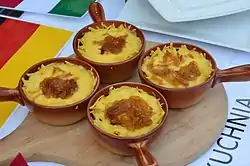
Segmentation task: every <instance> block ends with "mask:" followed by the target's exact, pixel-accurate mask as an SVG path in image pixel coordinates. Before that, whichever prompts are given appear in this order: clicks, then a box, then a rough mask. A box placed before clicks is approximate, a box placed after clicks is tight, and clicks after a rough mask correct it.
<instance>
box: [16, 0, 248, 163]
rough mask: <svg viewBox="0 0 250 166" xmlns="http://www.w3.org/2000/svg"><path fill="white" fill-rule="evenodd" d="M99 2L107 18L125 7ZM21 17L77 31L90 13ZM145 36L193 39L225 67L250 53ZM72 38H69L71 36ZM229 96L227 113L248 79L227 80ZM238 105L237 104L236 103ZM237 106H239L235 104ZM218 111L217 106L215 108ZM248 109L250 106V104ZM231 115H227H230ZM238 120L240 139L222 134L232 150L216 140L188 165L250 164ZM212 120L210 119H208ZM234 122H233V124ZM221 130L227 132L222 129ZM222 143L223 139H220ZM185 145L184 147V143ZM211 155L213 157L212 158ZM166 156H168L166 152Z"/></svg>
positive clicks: (120, 1) (119, 0)
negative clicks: (78, 16)
mask: <svg viewBox="0 0 250 166" xmlns="http://www.w3.org/2000/svg"><path fill="white" fill-rule="evenodd" d="M100 2H101V3H102V5H103V6H104V8H105V12H106V18H107V19H116V18H117V17H118V16H119V13H120V11H121V10H122V8H123V7H124V4H125V2H124V0H100ZM20 19H22V20H25V21H30V22H35V23H40V24H44V25H49V26H53V27H60V28H64V29H67V30H71V31H74V32H76V31H77V30H79V29H80V28H82V27H84V26H85V25H87V24H89V23H91V22H92V20H91V18H90V17H89V15H86V16H85V17H84V18H80V19H70V18H62V17H56V16H47V15H40V14H34V13H24V14H23V15H22V16H21V17H20ZM144 34H145V37H146V39H147V40H150V41H157V42H169V41H182V42H187V43H192V44H196V45H199V46H201V47H203V48H204V49H206V50H208V51H209V52H210V53H212V55H213V56H214V58H215V60H216V61H217V63H218V66H219V68H222V69H223V68H228V67H231V66H235V65H239V64H247V63H250V53H246V52H241V51H236V50H231V49H228V48H222V47H219V46H213V45H210V44H205V43H201V42H196V41H192V40H187V39H181V38H177V37H173V36H167V35H160V34H156V33H152V32H145V31H144ZM71 41H72V38H71ZM71 41H70V42H69V44H68V45H67V46H66V47H65V49H64V50H63V51H62V53H61V55H60V56H68V55H70V54H72V53H73V49H72V42H71ZM225 87H226V90H227V94H228V99H229V113H230V112H233V111H232V110H231V108H232V107H237V104H236V103H235V100H236V99H239V98H240V99H243V98H245V99H248V98H250V84H249V82H246V83H227V84H226V85H225ZM238 105H239V104H238ZM238 107H239V106H238ZM218 111H219V110H218ZM249 111H250V108H249ZM244 115H246V116H250V113H248V114H244ZM230 116H231V115H229V117H230ZM237 122H240V123H244V124H246V126H241V127H238V128H241V129H242V130H244V132H237V133H236V132H235V133H234V134H235V135H237V136H239V137H240V138H241V140H236V139H233V138H226V137H223V138H224V139H223V145H225V146H226V145H227V146H228V147H230V146H231V147H232V146H234V144H235V141H237V142H238V147H237V148H236V149H235V150H228V149H225V148H224V149H223V148H221V147H219V146H218V145H217V144H216V143H215V144H214V146H213V147H212V148H211V149H210V150H209V151H208V152H207V153H205V154H204V155H203V156H201V157H200V158H198V159H197V160H196V161H194V162H193V163H191V164H189V165H190V166H203V165H208V166H209V164H207V162H209V163H210V165H211V166H222V165H223V166H224V165H227V166H249V165H250V154H249V153H250V150H249V147H250V131H249V130H250V128H249V127H248V126H249V125H250V120H249V119H247V120H241V121H237ZM211 123H213V122H211ZM230 126H232V125H230ZM234 126H235V125H234ZM224 132H228V131H227V130H225V131H224ZM221 143H222V141H221ZM184 148H186V147H184ZM213 149H216V150H221V151H223V152H227V153H230V154H231V155H232V161H231V162H230V163H228V164H222V163H219V162H216V161H214V160H213V159H217V160H221V161H223V160H225V161H226V160H227V156H225V155H223V154H219V153H216V152H213ZM212 158H213V159H212ZM166 160H167V156H166Z"/></svg>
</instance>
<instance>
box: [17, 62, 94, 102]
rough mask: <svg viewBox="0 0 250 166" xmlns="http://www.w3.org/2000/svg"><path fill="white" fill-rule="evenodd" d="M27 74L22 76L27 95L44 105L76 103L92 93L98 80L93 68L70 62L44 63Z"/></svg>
mask: <svg viewBox="0 0 250 166" xmlns="http://www.w3.org/2000/svg"><path fill="white" fill-rule="evenodd" d="M27 76H28V79H24V78H22V81H23V87H22V88H23V91H24V93H25V95H26V96H27V98H28V99H29V100H31V101H34V102H35V103H36V104H40V105H44V106H64V105H69V104H73V103H76V102H78V101H80V100H82V99H84V98H86V97H87V96H88V95H90V94H91V92H92V91H93V89H94V87H95V85H96V82H97V78H95V77H94V74H93V72H92V71H91V70H87V69H85V68H84V67H82V66H80V65H75V64H72V63H69V62H65V63H57V62H55V63H51V64H48V65H45V66H44V65H42V66H41V67H40V68H39V69H38V71H37V72H34V73H28V74H27Z"/></svg>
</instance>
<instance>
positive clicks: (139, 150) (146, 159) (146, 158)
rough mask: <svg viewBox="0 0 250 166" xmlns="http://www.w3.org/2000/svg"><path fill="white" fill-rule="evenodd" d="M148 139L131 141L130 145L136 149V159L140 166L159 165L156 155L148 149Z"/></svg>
mask: <svg viewBox="0 0 250 166" xmlns="http://www.w3.org/2000/svg"><path fill="white" fill-rule="evenodd" d="M147 144H148V140H144V141H142V142H137V143H130V144H129V146H130V147H131V148H133V149H134V150H135V156H136V161H137V163H138V165H139V166H158V163H157V161H156V159H155V158H154V156H153V155H152V154H151V153H150V152H149V151H148V149H147V147H146V145H147Z"/></svg>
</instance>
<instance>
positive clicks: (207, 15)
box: [148, 0, 250, 23]
mask: <svg viewBox="0 0 250 166" xmlns="http://www.w3.org/2000/svg"><path fill="white" fill-rule="evenodd" d="M159 1H164V0H148V2H149V4H150V5H151V6H152V7H153V8H154V9H155V10H156V11H157V12H158V13H159V14H160V15H161V16H162V17H163V18H164V19H165V20H166V21H169V22H173V23H174V22H186V21H195V20H204V19H211V18H216V17H222V16H227V15H231V14H236V13H240V12H244V11H248V10H250V4H249V5H246V4H245V5H243V4H244V2H245V1H246V0H239V1H237V2H232V1H230V2H231V3H239V4H241V5H240V6H237V5H231V7H232V9H231V10H229V9H228V10H224V11H220V10H211V9H209V8H208V9H206V10H205V11H204V12H202V13H203V15H199V16H197V15H195V14H194V13H193V14H192V13H191V14H189V13H188V12H186V13H185V14H183V13H182V14H179V12H178V11H177V10H173V9H172V7H171V6H169V7H168V6H166V5H159V4H158V3H157V2H159ZM165 2H167V4H170V1H169V0H168V1H165ZM227 4H228V3H222V4H220V5H217V6H220V7H219V9H222V8H223V7H224V6H226V5H227ZM163 6H164V8H163ZM233 7H234V8H233ZM165 11H171V12H172V14H171V16H170V15H168V13H166V12H165ZM211 11H213V12H211ZM199 14H200V13H199Z"/></svg>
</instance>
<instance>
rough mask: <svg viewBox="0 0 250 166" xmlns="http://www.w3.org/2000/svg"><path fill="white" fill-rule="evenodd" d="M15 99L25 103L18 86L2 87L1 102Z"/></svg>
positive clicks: (0, 88) (0, 89) (0, 91)
mask: <svg viewBox="0 0 250 166" xmlns="http://www.w3.org/2000/svg"><path fill="white" fill-rule="evenodd" d="M4 101H14V102H17V103H19V104H21V105H24V103H23V100H22V98H21V96H20V93H19V91H18V89H17V88H15V89H14V88H13V89H12V88H3V87H0V102H4Z"/></svg>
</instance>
